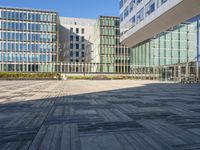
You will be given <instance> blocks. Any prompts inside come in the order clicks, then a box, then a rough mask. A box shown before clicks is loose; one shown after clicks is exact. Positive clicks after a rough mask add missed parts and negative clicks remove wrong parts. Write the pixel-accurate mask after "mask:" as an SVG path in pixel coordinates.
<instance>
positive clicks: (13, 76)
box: [0, 72, 60, 79]
mask: <svg viewBox="0 0 200 150" xmlns="http://www.w3.org/2000/svg"><path fill="white" fill-rule="evenodd" d="M54 77H56V78H58V79H60V74H58V73H18V72H0V79H55V78H54Z"/></svg>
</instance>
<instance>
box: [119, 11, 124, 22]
mask: <svg viewBox="0 0 200 150" xmlns="http://www.w3.org/2000/svg"><path fill="white" fill-rule="evenodd" d="M123 20H124V14H123V13H121V14H120V22H122V21H123Z"/></svg>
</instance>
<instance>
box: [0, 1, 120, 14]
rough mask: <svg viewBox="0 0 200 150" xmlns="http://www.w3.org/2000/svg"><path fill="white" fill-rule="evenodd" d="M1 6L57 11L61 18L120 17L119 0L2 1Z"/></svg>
mask: <svg viewBox="0 0 200 150" xmlns="http://www.w3.org/2000/svg"><path fill="white" fill-rule="evenodd" d="M0 5H1V6H11V7H25V8H35V9H45V10H55V11H57V12H58V13H59V15H60V16H65V17H79V18H97V16H99V15H108V16H119V0H0Z"/></svg>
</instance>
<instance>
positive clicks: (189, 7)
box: [120, 0, 200, 47]
mask: <svg viewBox="0 0 200 150" xmlns="http://www.w3.org/2000/svg"><path fill="white" fill-rule="evenodd" d="M199 14H200V1H199V0H121V1H120V20H121V24H120V27H121V42H122V43H123V44H125V45H127V46H129V47H133V46H135V45H136V44H139V43H141V42H143V41H145V40H147V39H149V38H152V37H153V36H156V35H157V34H159V33H161V32H163V31H166V30H168V29H169V28H171V27H173V26H175V25H177V24H179V23H182V22H184V21H185V20H188V19H190V18H192V17H194V16H196V15H199Z"/></svg>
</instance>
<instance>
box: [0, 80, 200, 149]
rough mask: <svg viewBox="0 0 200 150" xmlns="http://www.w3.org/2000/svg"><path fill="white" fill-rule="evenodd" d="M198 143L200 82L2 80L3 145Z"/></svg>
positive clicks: (196, 146)
mask: <svg viewBox="0 0 200 150" xmlns="http://www.w3.org/2000/svg"><path fill="white" fill-rule="evenodd" d="M199 149H200V85H199V84H175V83H159V82H155V81H136V80H123V81H120V80H117V81H92V80H91V81H89V80H88V81H86V80H85V81H84V80H82V81H81V80H69V81H0V150H199Z"/></svg>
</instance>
